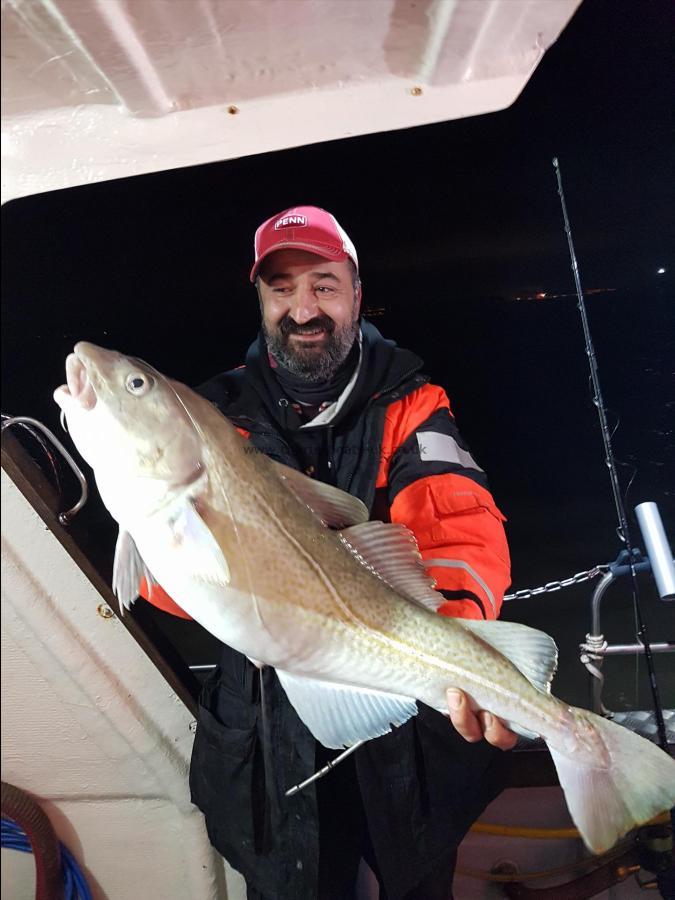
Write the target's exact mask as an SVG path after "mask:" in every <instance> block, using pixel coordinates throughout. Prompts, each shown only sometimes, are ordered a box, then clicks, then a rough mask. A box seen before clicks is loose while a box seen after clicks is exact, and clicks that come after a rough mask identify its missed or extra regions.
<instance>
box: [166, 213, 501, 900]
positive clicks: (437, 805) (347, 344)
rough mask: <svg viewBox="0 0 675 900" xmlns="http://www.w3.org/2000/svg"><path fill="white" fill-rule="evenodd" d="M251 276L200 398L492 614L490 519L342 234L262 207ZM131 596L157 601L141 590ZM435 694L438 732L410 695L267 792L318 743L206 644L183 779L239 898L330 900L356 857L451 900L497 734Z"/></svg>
mask: <svg viewBox="0 0 675 900" xmlns="http://www.w3.org/2000/svg"><path fill="white" fill-rule="evenodd" d="M251 281H252V282H253V283H255V285H256V288H257V291H258V298H259V302H260V310H261V314H262V328H261V332H260V334H259V336H258V339H257V340H256V341H255V343H254V344H253V345H252V346H251V347H250V349H249V351H248V354H247V357H246V365H245V366H244V367H242V368H239V369H236V370H234V371H232V372H227V373H224V374H222V375H219V376H217V377H216V378H214V379H212V380H211V381H209V382H208V383H207V384H206V385H204V386H203V387H202V389H201V391H202V393H203V394H204V396H206V397H208V398H209V399H210V400H211V401H212V402H213V403H215V404H216V406H218V408H219V409H220V410H221V411H222V412H223V413H224V414H225V415H226V416H228V418H229V419H230V420H231V421H233V422H234V424H235V425H236V426H237V427H238V428H239V430H240V431H241V432H242V434H244V435H245V436H246V437H247V438H248V440H249V441H251V443H252V444H253V445H254V446H255V447H256V448H257V449H258V450H261V451H263V452H265V453H267V454H268V455H269V456H271V457H272V458H274V459H276V460H277V461H279V462H281V463H284V464H286V465H288V466H292V467H293V468H296V469H299V470H300V471H302V472H305V473H306V474H307V475H309V476H310V477H313V478H317V479H319V480H322V481H325V482H329V483H331V484H333V485H336V486H337V487H339V488H341V489H343V490H345V491H348V492H350V493H352V494H354V495H356V496H358V497H360V499H361V500H362V501H363V502H364V503H365V504H366V506H367V507H368V508H369V510H370V511H371V518H372V519H381V520H385V521H389V520H391V521H395V522H403V523H405V524H406V525H407V526H408V527H409V528H410V529H411V530H412V531H413V532H414V533H415V535H416V537H417V540H418V544H419V547H420V551H421V553H422V557H423V559H424V560H425V564H426V566H427V568H428V570H429V573H430V574H431V575H432V576H433V577H434V578H435V579H436V587H437V589H439V590H440V591H441V592H442V594H443V595H444V597H445V600H444V601H443V603H442V605H441V607H440V609H439V612H440V613H441V614H442V615H450V616H460V617H467V618H489V619H492V618H496V616H497V615H498V612H499V607H500V604H501V600H502V597H503V593H504V590H505V588H506V587H507V586H508V584H509V556H508V549H507V546H506V540H505V536H504V531H503V526H502V518H503V517H502V516H501V514H500V513H499V511H498V510H497V508H496V506H495V503H494V500H493V499H492V496H491V495H490V493H489V491H488V489H487V482H486V479H485V475H484V473H483V471H482V470H481V469H480V468H479V466H478V464H477V463H476V462H475V461H474V459H473V458H472V457H471V455H470V453H469V450H468V448H467V447H466V445H465V443H464V442H463V440H462V438H461V437H460V435H459V432H458V430H457V427H456V425H455V421H454V418H453V417H452V414H451V412H450V408H449V404H448V400H447V397H446V395H445V393H444V392H443V390H442V389H441V388H439V387H436V386H434V385H431V384H429V383H428V379H427V378H426V377H425V376H423V375H421V374H420V369H421V367H422V361H421V360H420V359H419V358H418V357H417V356H415V355H414V354H412V353H410V352H409V351H407V350H402V349H399V348H397V347H396V345H395V344H394V343H393V342H391V341H387V340H385V339H384V338H383V337H382V336H381V335H380V334H379V332H378V331H377V329H375V328H374V327H373V326H372V325H370V324H369V323H367V322H363V321H361V319H360V310H361V282H360V279H359V267H358V258H357V254H356V250H355V248H354V246H353V244H352V242H351V241H350V239H349V238H348V236H347V235H346V233H345V232H344V231H343V229H342V228H341V227H340V225H339V224H338V222H337V221H336V220H335V218H334V217H333V216H332V215H330V214H329V213H327V212H325V211H324V210H321V209H318V208H316V207H296V208H293V209H289V210H285V211H284V212H282V213H279V214H278V215H277V216H273V217H272V218H270V219H268V220H267V221H266V222H264V223H263V224H262V225H261V226H260V228H259V229H258V231H257V232H256V236H255V261H254V265H253V269H252V271H251ZM151 600H152V601H153V602H155V603H157V605H163V606H164V608H167V609H168V608H170V606H169V604H170V602H171V601H170V600H169V598H166V596H164V598H162V597H161V593H160V592H158V591H157V590H156V589H155V590H153V595H152V597H151ZM171 611H174V612H179V611H178V610H177V609H176V608H175V607H174V608H172V609H171ZM448 705H449V713H450V719H451V721H452V724H453V725H454V729H453V728H452V727H451V726H450V724H449V723H448V721H447V719H446V717H445V716H442V715H441V714H440V713H438V712H436V711H433V710H431V709H428V708H426V707H423V706H422V705H420V707H421V708H420V711H419V713H418V715H417V716H416V717H414V718H413V719H411V720H410V721H409V722H407V723H406V724H405V725H403V726H402V727H400V728H396V729H394V730H393V731H392V732H391V733H390V734H388V735H385V736H383V737H380V738H377V739H375V740H372V741H369V742H368V743H367V744H365V745H364V746H363V747H361V748H359V749H358V750H357V751H356V752H355V753H354V754H353V755H352V756H351V757H349V758H348V759H347V760H345V761H344V762H342V763H340V764H339V765H338V766H337V767H336V768H335V769H334V770H333V771H331V772H330V773H329V774H328V775H327V776H326V777H325V778H323V779H322V780H320V781H317V782H316V783H314V784H311V785H310V786H308V787H306V788H304V789H303V790H302V791H300V792H299V793H298V794H296V795H295V796H293V797H286V796H285V791H286V790H287V789H288V788H290V787H291V786H293V785H295V784H297V783H299V782H301V781H304V780H305V779H306V778H308V777H309V776H310V775H311V774H312V773H313V772H315V771H316V770H317V769H318V768H320V767H321V766H322V765H324V764H325V763H326V762H327V761H328V760H329V759H331V758H333V757H334V756H335V755H336V752H335V751H327V750H325V748H323V747H321V746H320V745H318V744H317V743H316V742H315V741H314V739H313V738H312V736H311V735H310V734H309V732H308V731H307V729H306V728H305V726H304V725H303V724H302V722H301V721H300V720H299V718H298V716H297V715H296V713H295V711H294V710H293V708H292V707H291V706H290V704H289V702H288V700H287V698H286V696H285V694H284V692H283V690H282V689H281V687H280V685H279V682H278V680H277V678H276V675H275V673H274V671H273V670H271V669H269V668H263V669H262V670H260V671H259V670H258V669H257V668H256V667H255V666H254V664H253V663H252V662H251V661H249V660H247V659H246V658H245V657H243V656H242V655H241V654H239V653H236V652H235V651H233V650H230V649H229V648H228V647H224V648H223V656H222V660H221V664H220V666H219V667H218V669H217V670H216V672H215V673H214V675H212V676H211V677H210V678H209V679H208V681H207V682H206V684H205V685H204V689H203V691H202V696H201V700H200V713H199V721H198V728H197V734H196V739H195V746H194V751H193V756H192V764H191V771H190V785H191V790H192V798H193V801H194V802H195V803H196V804H197V805H198V806H199V807H200V808H201V809H202V811H203V812H204V814H205V816H206V822H207V827H208V830H209V836H210V838H211V841H212V843H213V845H214V846H215V847H216V848H217V849H218V850H219V851H220V852H221V853H222V854H223V855H224V856H225V857H226V858H227V859H228V860H229V861H230V863H231V864H232V865H233V866H234V867H235V868H236V869H238V870H239V871H241V872H242V873H243V874H244V876H245V878H246V881H247V885H248V896H249V898H264V900H315V898H320V900H348V898H351V897H353V896H354V886H355V880H356V876H357V871H358V867H359V861H360V859H361V858H364V859H366V861H367V862H368V863H369V864H370V866H371V868H372V869H373V871H374V872H375V873H376V875H377V878H378V880H379V881H380V884H381V886H382V891H381V894H380V896H381V897H382V898H385V897H387V898H390V900H399V898H406V900H436V898H438V900H447V898H449V897H451V896H452V893H451V890H452V887H451V886H452V874H453V870H454V863H455V855H456V847H457V845H458V843H459V841H460V840H461V839H462V837H463V836H464V834H465V832H466V830H467V829H468V828H469V827H470V825H471V823H472V822H473V821H474V819H475V818H476V817H477V816H478V815H479V814H480V812H481V811H482V809H483V808H484V807H485V805H486V804H487V803H488V802H489V801H490V800H491V799H492V798H493V797H494V796H496V794H497V793H498V792H499V791H500V790H501V788H502V786H503V781H504V772H503V768H504V767H503V758H501V756H502V755H501V754H500V753H499V751H498V750H495V749H494V748H502V749H505V748H508V747H510V746H512V745H513V743H514V742H515V736H514V735H513V734H512V733H511V732H510V731H508V730H507V729H506V728H505V727H504V726H503V725H502V723H500V722H499V721H498V720H497V719H496V718H495V717H491V716H488V715H487V714H486V713H480V714H474V713H472V712H471V711H470V710H469V707H468V703H467V701H466V698H465V697H464V695H463V694H461V693H460V692H457V691H453V692H449V694H448ZM458 733H459V735H461V736H462V737H459V736H458ZM483 737H485V740H482V738H483ZM490 744H492V745H493V746H490Z"/></svg>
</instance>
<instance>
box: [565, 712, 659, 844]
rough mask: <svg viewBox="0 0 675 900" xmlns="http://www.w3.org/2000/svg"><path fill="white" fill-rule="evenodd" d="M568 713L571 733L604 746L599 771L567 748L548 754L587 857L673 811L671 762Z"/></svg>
mask: <svg viewBox="0 0 675 900" xmlns="http://www.w3.org/2000/svg"><path fill="white" fill-rule="evenodd" d="M571 712H572V714H573V716H574V721H575V723H576V725H577V728H578V729H581V730H582V731H585V732H586V735H587V736H588V735H589V734H590V735H591V736H592V737H593V738H594V739H595V740H596V741H597V740H598V739H599V741H600V742H601V744H602V745H604V749H605V751H606V761H605V765H603V764H602V762H601V761H598V763H597V764H595V765H594V764H592V763H591V759H592V757H590V758H589V760H588V761H587V760H586V759H583V758H580V756H581V754H579V752H578V751H577V752H574V751H573V750H572V751H571V750H570V748H569V747H562V746H553V745H551V744H549V747H548V749H549V750H550V752H551V756H552V757H553V762H554V763H555V767H556V770H557V772H558V779H559V781H560V785H561V787H562V789H563V791H564V793H565V799H566V801H567V806H568V808H569V811H570V814H571V816H572V819H573V821H574V824H575V825H576V826H577V828H578V829H579V833H580V834H581V837H582V838H583V841H584V843H585V844H586V846H587V847H588V849H589V850H590V851H591V852H592V853H603V852H604V851H605V850H609V848H610V847H612V846H613V845H614V844H615V843H616V842H617V840H618V839H619V838H620V837H621V836H622V835H624V834H625V833H626V832H627V831H630V830H631V828H635V827H637V826H638V825H642V824H644V823H645V822H648V821H649V820H650V819H653V818H654V816H657V815H658V814H659V813H662V812H665V811H666V810H668V809H670V808H671V807H672V806H674V805H675V760H674V759H672V757H670V756H669V755H668V754H667V753H665V752H664V751H663V750H662V749H661V748H660V747H658V746H657V745H656V744H652V743H651V741H648V740H646V739H645V738H643V737H640V736H639V735H637V734H635V733H634V732H632V731H630V730H629V729H628V728H625V727H624V726H623V725H617V724H616V723H615V722H611V721H609V720H608V719H603V718H602V717H601V716H597V715H595V713H592V712H588V711H587V710H581V709H572V710H571Z"/></svg>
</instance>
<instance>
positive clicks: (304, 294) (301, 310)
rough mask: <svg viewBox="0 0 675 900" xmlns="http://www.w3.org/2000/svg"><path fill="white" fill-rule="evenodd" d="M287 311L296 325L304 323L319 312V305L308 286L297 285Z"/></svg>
mask: <svg viewBox="0 0 675 900" xmlns="http://www.w3.org/2000/svg"><path fill="white" fill-rule="evenodd" d="M289 313H290V316H291V318H292V319H293V320H294V321H295V322H297V324H298V325H304V324H305V322H309V321H310V319H314V318H316V316H317V315H318V314H319V305H318V303H317V299H316V295H315V294H314V291H313V290H312V288H311V287H310V286H308V287H298V289H297V290H296V291H295V293H294V296H293V299H292V301H291V308H290V310H289Z"/></svg>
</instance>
